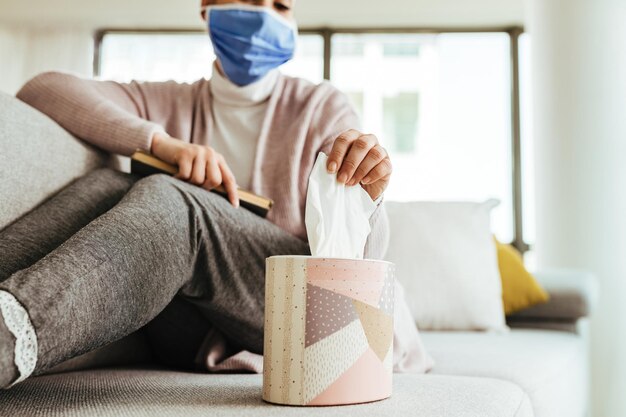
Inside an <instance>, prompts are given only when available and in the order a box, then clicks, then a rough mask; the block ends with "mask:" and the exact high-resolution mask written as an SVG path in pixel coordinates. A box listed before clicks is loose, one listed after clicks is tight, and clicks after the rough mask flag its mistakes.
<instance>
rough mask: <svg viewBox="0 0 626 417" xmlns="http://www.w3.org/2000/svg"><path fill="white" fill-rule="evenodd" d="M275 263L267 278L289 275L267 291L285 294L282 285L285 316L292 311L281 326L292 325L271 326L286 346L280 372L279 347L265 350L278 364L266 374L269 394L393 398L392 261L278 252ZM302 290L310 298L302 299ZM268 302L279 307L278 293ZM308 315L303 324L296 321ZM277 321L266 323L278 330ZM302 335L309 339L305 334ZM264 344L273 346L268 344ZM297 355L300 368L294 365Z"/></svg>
mask: <svg viewBox="0 0 626 417" xmlns="http://www.w3.org/2000/svg"><path fill="white" fill-rule="evenodd" d="M272 259H273V258H270V260H272ZM268 266H269V264H268ZM271 267H272V269H273V271H272V272H273V277H270V275H272V274H270V273H269V272H270V271H268V277H267V278H269V279H272V278H275V277H281V278H283V281H282V282H280V280H272V281H273V282H271V283H266V284H270V285H271V287H272V288H269V287H268V288H267V289H266V290H271V291H272V294H274V295H276V290H277V291H278V292H279V293H280V292H281V290H283V291H282V294H280V295H279V296H280V297H281V299H280V303H281V304H285V303H287V304H289V305H283V311H281V312H280V313H281V314H279V316H280V317H283V318H284V317H286V316H291V317H289V318H287V319H286V320H285V322H284V323H283V324H284V325H285V326H286V327H281V332H282V329H283V328H284V329H291V330H292V331H287V332H282V334H280V332H279V333H278V334H277V332H276V331H275V332H273V335H272V336H274V337H281V336H282V339H283V340H281V341H280V342H282V343H280V342H279V343H277V345H281V346H283V349H284V350H283V354H282V362H283V366H282V369H281V370H280V371H282V372H277V371H279V369H278V367H280V360H272V358H271V356H272V354H276V353H278V354H279V355H280V353H281V352H276V350H277V349H266V351H265V352H266V356H268V354H269V357H265V358H264V359H265V360H266V361H267V364H268V365H269V366H270V367H271V368H272V369H269V370H268V371H270V372H267V374H268V375H267V376H268V380H267V381H266V380H265V376H266V373H264V395H263V397H264V398H265V399H267V400H269V401H272V400H274V402H280V403H284V404H299V405H332V404H351V403H360V402H367V401H374V400H376V399H382V398H386V397H389V396H390V395H391V377H392V364H393V297H394V295H393V287H394V286H393V269H392V268H393V265H391V264H387V263H377V262H364V261H354V260H346V259H340V260H338V259H326V258H305V257H302V258H300V257H293V258H289V257H284V258H281V257H279V258H276V259H275V262H273V263H272V265H271ZM277 282H280V284H279V285H277ZM298 288H299V289H300V291H298ZM302 289H305V291H302ZM290 290H291V291H290ZM290 293H291V294H290ZM294 293H295V297H294ZM303 294H304V297H303V298H304V300H302V299H300V300H297V299H298V298H299V297H302V295H303ZM270 298H274V297H270ZM268 301H269V302H270V303H271V304H272V305H271V306H269V307H270V309H271V311H274V310H275V309H276V299H275V298H274V299H273V300H272V299H270V300H268ZM294 301H296V302H295V303H294ZM302 301H304V303H302ZM302 304H304V307H305V308H304V309H302ZM298 307H300V310H299V311H298ZM266 308H268V306H267V305H266ZM288 312H291V313H292V314H287V313H288ZM294 314H295V315H294ZM273 316H274V317H276V315H273ZM267 318H268V317H267V315H266V320H267ZM302 321H304V326H303V328H302V326H297V325H295V323H298V322H300V323H301V322H302ZM275 324H276V323H267V322H266V326H268V327H267V328H274V330H276V329H275V327H276V326H275ZM300 333H303V335H302V334H300ZM299 334H300V335H301V336H304V337H302V338H299V337H298V335H299ZM294 336H295V337H294ZM285 339H290V340H289V341H287V340H285ZM294 339H295V340H294ZM300 339H302V340H300ZM267 341H268V338H266V342H267ZM275 345H276V344H275ZM273 347H274V348H276V346H273ZM266 348H269V346H267V344H266ZM295 360H297V361H298V363H297V365H299V366H293V363H294V361H295ZM287 361H288V363H287V364H285V362H287ZM290 365H291V366H290ZM271 380H273V381H271ZM272 382H273V383H272ZM266 383H267V384H266ZM270 383H271V387H270V386H269V385H270ZM266 391H267V392H266Z"/></svg>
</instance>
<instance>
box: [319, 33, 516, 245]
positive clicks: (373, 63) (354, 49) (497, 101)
mask: <svg viewBox="0 0 626 417" xmlns="http://www.w3.org/2000/svg"><path fill="white" fill-rule="evenodd" d="M331 51H332V61H331V64H332V65H331V68H332V71H331V77H330V78H331V80H332V81H333V83H334V84H336V85H337V87H339V88H340V89H341V90H343V91H345V92H346V93H347V94H348V96H349V97H350V98H352V99H353V104H354V106H355V108H356V110H357V112H358V113H359V114H360V116H361V120H362V125H363V129H364V130H365V131H366V132H376V133H378V135H379V137H380V139H381V141H382V143H383V145H384V146H385V147H386V148H387V149H388V151H389V153H390V155H391V156H392V161H393V163H394V176H393V177H392V181H391V184H390V185H389V188H388V189H387V192H386V198H388V199H390V200H472V201H482V200H487V199H489V198H497V199H498V200H500V205H499V207H497V208H496V209H495V210H494V211H493V217H492V219H493V224H492V227H493V230H494V232H495V233H496V234H497V235H498V237H499V238H500V239H503V240H505V241H510V240H513V238H514V236H513V233H514V227H513V216H512V215H511V213H512V210H513V205H512V204H513V203H512V199H513V192H512V183H511V175H510V173H511V116H510V112H511V109H510V101H511V96H510V85H511V82H510V76H509V73H510V62H509V59H510V58H509V56H510V46H509V36H508V34H506V33H454V34H451V33H442V34H337V35H334V36H333V38H332V49H331ZM357 69H358V70H357Z"/></svg>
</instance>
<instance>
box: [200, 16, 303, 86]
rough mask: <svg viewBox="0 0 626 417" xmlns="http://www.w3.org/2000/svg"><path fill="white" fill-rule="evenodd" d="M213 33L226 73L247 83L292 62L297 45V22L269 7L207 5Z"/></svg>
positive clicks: (240, 83) (210, 31)
mask: <svg viewBox="0 0 626 417" xmlns="http://www.w3.org/2000/svg"><path fill="white" fill-rule="evenodd" d="M206 19H207V24H208V29H209V36H210V37H211V41H212V43H213V50H214V51H215V55H216V56H217V58H218V59H219V61H220V64H221V65H222V69H223V70H224V73H225V74H226V76H227V77H228V79H229V80H231V81H232V82H233V83H235V84H237V85H239V86H244V85H248V84H251V83H253V82H255V81H258V80H259V79H261V78H263V76H264V75H265V74H267V73H268V72H269V71H271V70H272V69H274V68H277V67H278V66H280V65H282V64H284V63H285V62H287V61H289V60H290V59H291V58H292V57H293V54H294V50H295V47H296V38H297V33H298V32H297V29H296V25H295V23H294V22H292V21H290V20H287V19H286V18H284V17H282V16H281V15H280V14H278V13H277V12H275V11H274V10H272V9H269V8H267V7H260V6H250V5H245V4H226V5H219V6H209V7H206Z"/></svg>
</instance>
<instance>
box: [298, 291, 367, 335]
mask: <svg viewBox="0 0 626 417" xmlns="http://www.w3.org/2000/svg"><path fill="white" fill-rule="evenodd" d="M357 319H358V316H357V315H356V312H355V311H354V306H353V305H352V299H351V298H349V297H346V296H344V295H341V294H337V293H336V292H333V291H330V290H327V289H326V288H321V287H316V286H315V285H311V284H307V291H306V330H305V342H304V345H305V347H308V346H310V345H312V344H313V343H315V342H317V341H319V340H321V339H323V338H325V337H327V336H329V335H331V334H333V333H335V332H336V331H338V330H341V329H342V328H343V327H345V326H346V325H347V324H349V323H350V322H352V321H354V320H357Z"/></svg>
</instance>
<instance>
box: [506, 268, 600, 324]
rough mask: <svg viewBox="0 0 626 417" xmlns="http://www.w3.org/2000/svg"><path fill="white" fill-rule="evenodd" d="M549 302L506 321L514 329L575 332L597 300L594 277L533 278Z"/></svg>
mask: <svg viewBox="0 0 626 417" xmlns="http://www.w3.org/2000/svg"><path fill="white" fill-rule="evenodd" d="M534 276H535V278H536V279H537V281H539V283H540V284H541V285H542V286H543V288H545V289H546V291H548V293H549V294H550V300H549V301H548V302H547V303H545V304H539V305H536V306H533V307H530V308H527V309H525V310H522V311H519V312H517V313H515V314H512V315H510V316H508V317H507V322H508V324H509V326H511V327H531V328H546V329H557V330H567V331H574V330H575V328H576V324H577V322H578V320H580V319H582V318H584V317H588V316H589V315H591V313H592V311H593V308H594V305H595V303H596V301H597V298H598V288H597V284H596V280H595V277H594V276H593V275H591V274H590V273H588V272H583V271H575V270H548V271H541V272H537V273H535V274H534Z"/></svg>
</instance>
